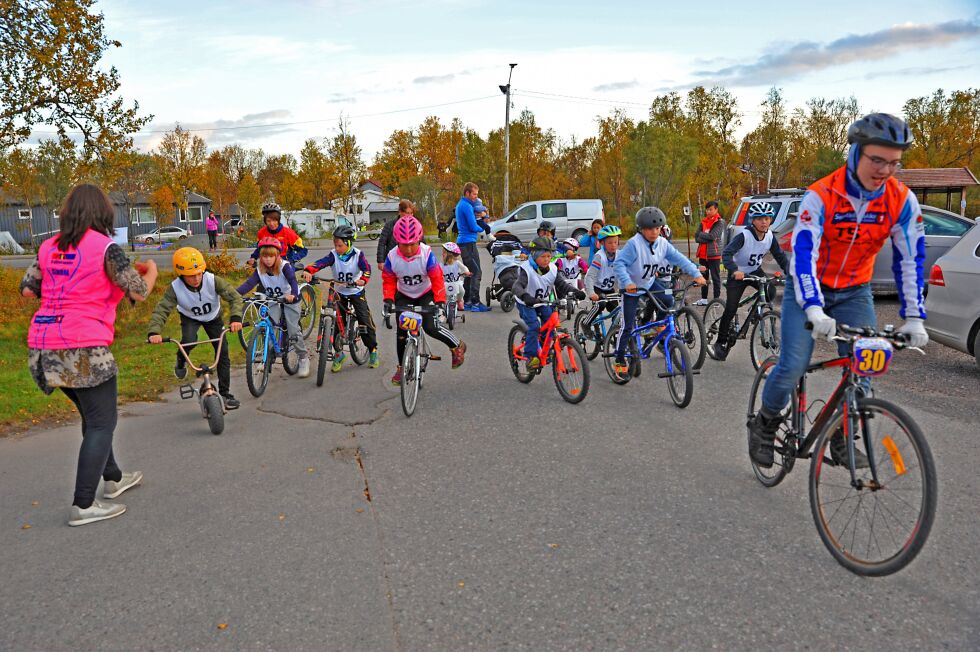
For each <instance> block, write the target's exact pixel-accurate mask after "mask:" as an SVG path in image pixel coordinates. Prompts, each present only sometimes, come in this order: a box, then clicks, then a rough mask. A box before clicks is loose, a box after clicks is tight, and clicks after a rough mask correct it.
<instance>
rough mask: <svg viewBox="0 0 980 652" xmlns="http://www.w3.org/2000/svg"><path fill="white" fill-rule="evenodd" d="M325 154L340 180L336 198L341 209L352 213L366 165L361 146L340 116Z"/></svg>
mask: <svg viewBox="0 0 980 652" xmlns="http://www.w3.org/2000/svg"><path fill="white" fill-rule="evenodd" d="M327 154H328V156H329V157H330V160H331V161H332V162H333V165H334V168H335V169H336V171H337V177H338V178H339V180H340V193H339V197H338V199H340V200H341V202H340V205H341V206H342V209H341V210H343V211H346V212H348V213H349V214H353V212H354V201H355V200H356V199H357V194H358V192H357V188H358V186H359V185H360V183H361V180H362V179H363V178H364V175H365V173H366V172H367V166H366V165H364V160H363V159H362V158H361V147H360V146H359V145H358V144H357V138H356V137H355V136H354V134H353V133H351V130H350V122H349V121H348V120H347V119H346V118H344V117H342V116H341V118H340V120H339V121H338V122H337V135H336V136H334V137H333V138H332V139H330V144H329V146H328V147H327Z"/></svg>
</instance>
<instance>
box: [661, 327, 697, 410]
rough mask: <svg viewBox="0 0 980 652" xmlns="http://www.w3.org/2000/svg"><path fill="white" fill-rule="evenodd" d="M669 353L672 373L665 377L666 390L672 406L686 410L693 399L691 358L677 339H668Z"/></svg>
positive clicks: (685, 347)
mask: <svg viewBox="0 0 980 652" xmlns="http://www.w3.org/2000/svg"><path fill="white" fill-rule="evenodd" d="M667 350H668V351H670V366H671V368H672V369H673V373H672V374H671V375H670V376H667V389H668V390H669V391H670V398H671V400H672V401H674V405H676V406H677V407H679V408H686V407H687V406H688V405H690V403H691V399H692V398H694V370H693V369H692V368H691V358H690V356H689V355H688V353H687V346H685V345H684V343H683V342H681V341H680V339H679V338H676V337H672V338H670V344H669V345H668V347H667Z"/></svg>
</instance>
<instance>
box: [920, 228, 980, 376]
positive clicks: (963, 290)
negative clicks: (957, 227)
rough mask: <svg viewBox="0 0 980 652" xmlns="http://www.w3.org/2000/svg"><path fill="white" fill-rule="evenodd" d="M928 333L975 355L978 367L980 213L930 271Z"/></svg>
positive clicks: (947, 344) (941, 341) (927, 300)
mask: <svg viewBox="0 0 980 652" xmlns="http://www.w3.org/2000/svg"><path fill="white" fill-rule="evenodd" d="M928 282H929V287H930V290H929V294H928V296H927V297H926V314H927V315H928V316H929V318H928V319H926V331H927V332H928V333H929V337H931V338H932V339H933V340H935V341H937V342H939V343H940V344H945V345H946V346H948V347H951V348H954V349H956V350H958V351H963V352H964V353H968V354H970V355H972V356H973V357H975V358H976V360H977V366H978V367H980V217H978V218H977V219H976V220H974V224H973V226H972V227H971V228H970V230H969V231H967V233H966V234H965V235H964V236H963V237H962V238H960V239H959V241H958V242H957V243H956V244H955V245H953V246H952V247H951V248H950V249H949V251H947V252H946V253H945V254H944V255H943V256H941V257H940V258H939V260H937V261H936V263H935V264H934V265H933V266H932V267H931V268H930V272H929V281H928Z"/></svg>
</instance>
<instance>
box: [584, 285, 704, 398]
mask: <svg viewBox="0 0 980 652" xmlns="http://www.w3.org/2000/svg"><path fill="white" fill-rule="evenodd" d="M661 293H662V292H661ZM630 294H631V293H630ZM640 294H643V295H646V296H647V297H648V298H649V300H650V301H653V303H654V305H655V306H656V309H657V310H659V311H660V312H661V313H666V317H664V318H663V319H659V320H654V321H651V322H648V323H646V324H642V325H640V326H637V327H635V328H634V329H633V330H631V331H630V332H629V333H623V334H622V337H625V338H627V339H626V351H625V355H624V359H625V362H626V372H625V373H620V372H618V371H616V345H617V344H618V342H619V337H620V330H621V329H620V330H611V331H609V332H608V333H607V334H606V340H605V342H604V344H603V350H604V352H603V354H602V357H603V359H604V361H605V365H606V373H607V374H608V375H609V379H610V380H612V381H613V382H614V383H616V384H617V385H625V384H626V383H628V382H629V381H630V380H631V379H632V378H636V377H639V375H640V371H641V364H642V361H643V360H646V359H648V358H649V357H650V355H651V353H652V352H653V349H654V348H660V349H661V350H662V351H664V352H665V354H664V361H665V369H664V371H663V372H661V373H659V374H657V377H658V378H666V379H667V389H668V391H669V392H670V398H671V400H672V401H673V402H674V405H676V406H677V407H679V408H685V407H687V406H688V405H689V404H690V402H691V399H692V398H693V397H694V375H695V374H697V373H699V372H698V371H696V370H695V369H694V365H693V364H692V363H691V356H690V353H689V352H688V348H687V344H686V343H685V341H684V338H683V337H681V335H680V333H679V332H678V330H677V322H676V316H677V309H676V308H666V307H665V306H664V305H663V302H661V301H660V299H658V298H657V297H656V294H657V291H652V290H643V291H642V292H640V293H638V294H633V295H632V296H638V295H640Z"/></svg>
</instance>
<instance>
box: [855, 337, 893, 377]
mask: <svg viewBox="0 0 980 652" xmlns="http://www.w3.org/2000/svg"><path fill="white" fill-rule="evenodd" d="M892 350H893V349H892V345H891V342H889V341H888V340H886V339H884V338H881V337H862V338H860V339H859V340H857V341H856V342H855V343H854V358H853V359H852V360H851V370H852V371H854V373H856V374H857V375H859V376H880V375H881V374H883V373H885V372H886V371H888V363H889V362H891V359H892Z"/></svg>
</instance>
